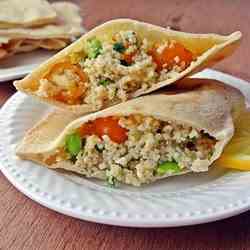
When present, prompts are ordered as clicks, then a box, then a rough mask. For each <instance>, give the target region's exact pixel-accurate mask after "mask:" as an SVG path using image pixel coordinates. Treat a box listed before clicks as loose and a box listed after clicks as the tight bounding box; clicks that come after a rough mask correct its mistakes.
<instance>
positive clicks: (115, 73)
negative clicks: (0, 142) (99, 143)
mask: <svg viewBox="0 0 250 250" xmlns="http://www.w3.org/2000/svg"><path fill="white" fill-rule="evenodd" d="M195 60H196V59H195V56H194V55H193V53H192V52H191V51H189V50H188V49H186V48H185V47H184V46H183V45H182V44H180V43H179V42H176V41H174V40H169V41H167V40H166V41H159V44H153V45H152V44H149V42H148V40H147V39H146V38H144V39H142V38H140V37H139V36H138V34H137V33H136V32H134V31H132V30H126V31H120V32H119V33H117V34H114V35H113V37H112V40H111V41H101V40H99V39H98V38H97V37H93V38H91V39H89V40H88V41H87V49H85V50H82V51H79V52H74V53H72V54H71V55H69V56H68V58H67V60H66V62H62V63H59V64H57V65H55V66H54V67H52V69H51V70H50V72H49V73H47V74H46V75H45V76H44V77H43V79H41V80H40V83H39V88H38V89H37V90H36V94H37V95H39V96H42V97H47V98H51V99H54V100H57V101H60V102H64V103H67V104H69V105H77V104H89V105H92V106H93V107H95V108H96V109H101V108H103V107H105V106H108V105H110V104H112V103H117V102H124V101H126V100H127V99H128V98H129V97H130V95H131V94H132V93H134V92H136V91H137V90H147V89H149V88H150V87H152V86H153V85H154V84H156V83H158V82H159V81H163V80H166V79H169V78H173V77H176V76H177V75H178V74H180V72H182V71H183V70H185V69H186V68H187V67H188V66H189V65H190V64H191V63H192V62H193V61H195Z"/></svg>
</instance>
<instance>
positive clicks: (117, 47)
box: [113, 43, 126, 53]
mask: <svg viewBox="0 0 250 250" xmlns="http://www.w3.org/2000/svg"><path fill="white" fill-rule="evenodd" d="M113 50H115V51H117V52H119V53H123V52H124V51H125V50H126V48H125V47H124V45H123V44H122V43H115V44H114V45H113Z"/></svg>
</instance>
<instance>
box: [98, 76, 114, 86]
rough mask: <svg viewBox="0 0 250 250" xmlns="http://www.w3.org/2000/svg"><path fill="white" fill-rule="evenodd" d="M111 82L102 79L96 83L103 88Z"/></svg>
mask: <svg viewBox="0 0 250 250" xmlns="http://www.w3.org/2000/svg"><path fill="white" fill-rule="evenodd" d="M111 82H112V81H111V80H110V79H108V78H107V79H102V80H100V81H99V82H98V84H99V85H102V86H104V87H106V86H108V85H109V84H110V83H111Z"/></svg>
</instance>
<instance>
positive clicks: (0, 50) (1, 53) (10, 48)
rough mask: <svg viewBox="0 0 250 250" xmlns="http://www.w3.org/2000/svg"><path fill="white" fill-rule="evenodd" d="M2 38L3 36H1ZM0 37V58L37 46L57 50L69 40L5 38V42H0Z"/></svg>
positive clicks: (31, 49) (33, 48)
mask: <svg viewBox="0 0 250 250" xmlns="http://www.w3.org/2000/svg"><path fill="white" fill-rule="evenodd" d="M1 38H3V37H1ZM1 38H0V59H4V58H7V57H10V56H12V55H14V54H17V53H21V52H29V51H33V50H36V49H39V48H43V49H47V50H59V49H62V48H64V47H66V46H67V45H68V44H69V43H70V42H71V40H70V39H66V38H57V39H56V38H52V39H41V40H35V39H11V40H9V39H5V43H2V44H1Z"/></svg>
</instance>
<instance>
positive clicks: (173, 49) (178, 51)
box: [149, 42, 193, 71]
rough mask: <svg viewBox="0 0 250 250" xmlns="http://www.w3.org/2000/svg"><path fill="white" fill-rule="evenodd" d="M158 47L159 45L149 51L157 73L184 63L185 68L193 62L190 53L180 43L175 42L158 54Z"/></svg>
mask: <svg viewBox="0 0 250 250" xmlns="http://www.w3.org/2000/svg"><path fill="white" fill-rule="evenodd" d="M159 47H160V46H159V45H155V46H154V47H153V48H152V49H151V50H150V51H149V54H150V55H151V56H152V58H153V60H154V62H155V63H156V65H157V71H161V70H162V69H163V68H171V67H173V66H174V65H178V66H180V65H181V63H182V62H185V67H187V66H189V65H190V63H191V62H192V60H193V54H192V52H191V51H189V50H187V49H186V48H185V47H184V46H183V45H182V44H180V43H177V42H175V43H173V44H171V46H166V47H165V48H164V49H163V50H162V51H161V52H160V53H159V50H158V48H159ZM177 58H178V59H177Z"/></svg>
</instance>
